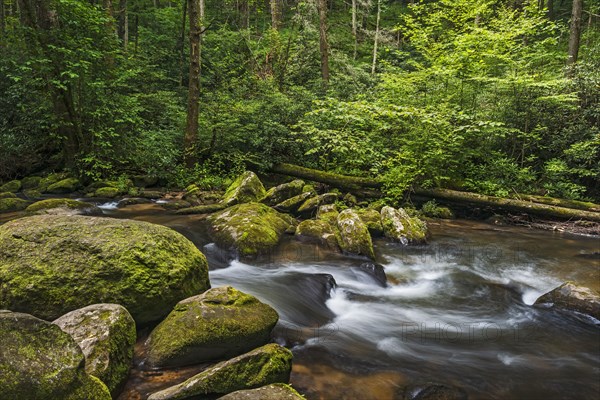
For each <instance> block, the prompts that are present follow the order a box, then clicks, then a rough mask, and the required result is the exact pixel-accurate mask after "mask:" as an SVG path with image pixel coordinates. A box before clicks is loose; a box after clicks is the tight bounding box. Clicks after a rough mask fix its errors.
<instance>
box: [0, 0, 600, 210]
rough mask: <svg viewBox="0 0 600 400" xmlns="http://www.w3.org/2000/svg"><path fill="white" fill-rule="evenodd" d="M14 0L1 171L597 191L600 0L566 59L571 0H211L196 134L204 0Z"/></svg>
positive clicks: (1, 75)
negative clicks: (194, 70) (193, 56)
mask: <svg viewBox="0 0 600 400" xmlns="http://www.w3.org/2000/svg"><path fill="white" fill-rule="evenodd" d="M1 1H2V9H1V11H2V21H1V25H2V26H1V28H2V30H1V33H0V35H1V36H0V181H8V180H10V179H14V178H20V177H23V176H27V175H31V174H39V173H43V172H49V171H57V170H62V169H67V170H69V171H71V172H72V173H74V174H75V175H77V176H79V177H80V178H83V179H84V180H87V181H93V180H98V179H106V178H111V179H116V178H118V177H120V176H130V175H134V174H145V175H150V176H154V177H157V178H160V179H161V180H162V181H163V182H167V183H168V184H170V185H172V186H178V187H185V186H186V185H189V184H191V183H197V184H198V183H199V184H201V185H204V186H206V187H207V188H211V187H220V186H222V185H223V182H226V181H227V179H226V178H227V177H231V176H234V175H237V174H239V173H240V172H241V171H242V170H244V169H246V168H250V169H253V170H257V171H267V170H268V169H269V168H270V166H272V165H273V164H274V163H278V162H287V163H293V164H298V165H303V166H306V167H311V168H316V169H322V170H328V171H332V172H337V173H343V174H351V175H357V176H365V177H376V178H378V179H382V180H383V182H384V190H385V192H386V194H387V196H389V197H390V198H400V197H402V196H403V194H404V193H405V192H406V190H407V189H410V188H411V187H415V186H418V187H443V188H450V189H459V190H468V191H474V192H478V193H484V194H491V195H498V196H502V197H507V196H513V195H516V194H518V193H531V194H539V195H549V196H553V197H562V198H569V199H583V200H595V201H598V200H599V199H600V16H599V14H600V3H596V2H593V1H584V3H583V14H582V17H581V24H580V32H578V36H579V45H578V55H577V59H576V60H570V59H569V55H568V54H569V52H570V48H568V42H569V39H570V38H572V37H573V24H572V19H573V17H572V5H573V4H572V2H566V1H558V0H556V1H551V2H550V3H549V2H547V1H541V2H540V1H538V0H536V1H532V0H515V1H509V0H435V1H433V0H431V1H398V0H385V1H382V0H379V1H374V0H354V1H352V2H350V1H342V0H329V1H328V2H326V1H323V0H318V1H317V0H304V1H303V0H298V1H294V0H285V1H284V0H281V1H277V0H271V1H262V2H258V1H256V0H244V1H232V0H225V1H215V0H206V1H205V2H202V6H203V11H202V13H203V14H204V17H203V18H202V21H201V23H200V26H201V27H202V33H201V52H200V58H201V67H200V75H199V79H200V94H199V103H198V104H199V112H198V116H197V121H198V131H197V139H196V140H195V141H194V143H193V146H191V147H189V146H188V147H187V148H186V145H185V144H184V132H185V131H186V129H187V128H186V118H187V119H188V121H189V118H190V115H189V112H190V111H189V107H188V93H189V91H188V86H189V83H190V79H195V78H194V77H193V76H192V77H191V76H190V68H189V60H190V45H189V40H190V39H189V38H190V37H191V36H190V35H189V29H190V26H189V25H190V24H189V23H184V21H186V18H188V16H187V14H186V13H185V11H187V10H186V9H187V7H188V3H189V2H191V1H197V0H189V1H169V0H162V1H154V2H151V1H145V0H129V1H123V0H121V1H118V0H113V1H112V2H111V1H106V0H105V1H101V2H98V1H81V0H19V1H17V0H1ZM576 1H577V0H576ZM576 1H574V2H573V3H575V2H576ZM273 4H275V7H277V10H278V15H276V18H275V17H274V16H273ZM322 4H325V5H326V7H325V8H326V10H325V11H326V13H325V14H326V20H325V21H323V15H322V14H323V13H321V15H320V13H319V11H323V10H324V9H323V8H322ZM549 6H550V7H549ZM320 17H321V18H320ZM353 21H355V22H353ZM324 22H325V24H326V25H324ZM323 27H325V28H326V32H327V35H326V37H325V38H324V37H323V34H322V30H323ZM320 32H321V34H320ZM323 39H325V42H324V41H323ZM324 43H325V47H323V44H324ZM324 55H325V56H326V60H325V61H324V58H323V57H324ZM324 63H326V64H324ZM325 67H327V71H325ZM186 152H188V153H190V154H188V155H187V156H186ZM186 157H188V158H189V159H192V160H193V163H192V164H193V166H191V165H189V163H187V166H186V162H184V161H185V159H186Z"/></svg>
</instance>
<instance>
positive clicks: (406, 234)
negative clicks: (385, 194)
mask: <svg viewBox="0 0 600 400" xmlns="http://www.w3.org/2000/svg"><path fill="white" fill-rule="evenodd" d="M381 225H383V233H384V235H385V237H386V238H388V239H391V240H394V241H398V242H400V243H402V244H409V243H413V244H418V243H425V242H427V224H425V222H424V221H421V220H420V219H419V218H416V217H411V216H410V215H408V213H407V212H406V211H405V210H404V209H402V208H399V209H395V208H392V207H389V206H385V207H383V208H382V209H381Z"/></svg>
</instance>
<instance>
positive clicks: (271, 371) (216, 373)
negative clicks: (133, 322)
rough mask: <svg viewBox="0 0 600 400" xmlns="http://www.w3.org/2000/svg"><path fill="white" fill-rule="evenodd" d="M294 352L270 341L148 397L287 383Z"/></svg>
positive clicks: (165, 399)
mask: <svg viewBox="0 0 600 400" xmlns="http://www.w3.org/2000/svg"><path fill="white" fill-rule="evenodd" d="M292 358H293V356H292V352H291V351H289V350H288V349H286V348H285V347H282V346H279V345H278V344H267V345H265V346H262V347H259V348H258V349H255V350H252V351H250V352H248V353H245V354H242V355H241V356H238V357H235V358H232V359H231V360H228V361H224V362H222V363H219V364H217V365H215V366H214V367H212V368H209V369H207V370H205V371H203V372H201V373H200V374H198V375H195V376H193V377H191V378H190V379H188V380H186V381H184V382H182V383H180V384H179V385H176V386H173V387H170V388H168V389H165V390H163V391H160V392H157V393H154V394H152V395H150V397H148V400H182V399H192V398H201V396H205V395H208V394H213V395H214V394H227V393H231V392H235V391H237V390H245V389H253V388H257V387H261V386H265V385H268V384H271V383H287V382H289V379H290V372H291V370H292Z"/></svg>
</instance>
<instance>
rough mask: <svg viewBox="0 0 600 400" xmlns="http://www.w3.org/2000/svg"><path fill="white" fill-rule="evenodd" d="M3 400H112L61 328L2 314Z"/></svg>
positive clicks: (25, 316)
mask: <svg viewBox="0 0 600 400" xmlns="http://www.w3.org/2000/svg"><path fill="white" fill-rule="evenodd" d="M0 340H1V342H0V343H1V345H0V399H3V400H50V399H61V400H83V399H94V400H110V399H111V396H110V392H109V391H108V389H107V388H106V386H105V385H104V383H102V382H101V381H100V380H99V379H98V378H95V377H93V376H90V375H88V374H87V373H86V372H85V369H84V365H85V361H84V356H83V353H82V351H81V349H80V348H79V346H78V345H77V343H75V341H74V340H73V338H72V337H71V336H70V335H68V334H67V333H65V332H63V331H62V330H61V329H60V328H59V327H58V326H56V325H54V324H52V323H50V322H47V321H43V320H41V319H38V318H36V317H34V316H32V315H28V314H22V313H14V312H11V311H7V310H2V311H0Z"/></svg>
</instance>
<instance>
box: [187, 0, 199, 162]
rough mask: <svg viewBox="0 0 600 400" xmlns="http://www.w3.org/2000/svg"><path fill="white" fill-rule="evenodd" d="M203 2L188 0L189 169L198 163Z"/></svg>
mask: <svg viewBox="0 0 600 400" xmlns="http://www.w3.org/2000/svg"><path fill="white" fill-rule="evenodd" d="M201 3H202V0H188V15H189V17H190V76H189V83H188V109H187V122H186V127H185V135H184V138H183V140H184V162H185V165H186V166H187V167H190V168H191V167H193V166H194V164H195V163H196V141H197V139H198V114H199V107H200V104H199V102H200V36H201V34H202V30H201V29H202V27H201V21H200V15H201V11H200V10H201V8H202V7H201Z"/></svg>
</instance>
